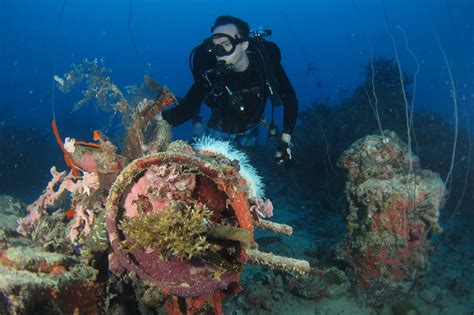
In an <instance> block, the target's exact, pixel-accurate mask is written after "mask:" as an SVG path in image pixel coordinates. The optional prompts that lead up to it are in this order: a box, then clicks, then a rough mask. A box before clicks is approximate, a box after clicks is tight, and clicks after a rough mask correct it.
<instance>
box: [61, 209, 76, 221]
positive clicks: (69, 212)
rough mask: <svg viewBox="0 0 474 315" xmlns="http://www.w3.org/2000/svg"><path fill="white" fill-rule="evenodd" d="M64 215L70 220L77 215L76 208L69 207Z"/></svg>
mask: <svg viewBox="0 0 474 315" xmlns="http://www.w3.org/2000/svg"><path fill="white" fill-rule="evenodd" d="M64 216H65V217H66V219H68V220H70V219H72V218H74V217H75V216H76V211H75V210H74V209H72V208H71V209H67V210H66V211H65V212H64Z"/></svg>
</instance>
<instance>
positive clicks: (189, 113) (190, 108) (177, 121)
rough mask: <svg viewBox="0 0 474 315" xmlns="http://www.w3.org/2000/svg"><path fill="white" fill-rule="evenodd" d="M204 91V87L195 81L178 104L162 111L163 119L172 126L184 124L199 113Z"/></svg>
mask: <svg viewBox="0 0 474 315" xmlns="http://www.w3.org/2000/svg"><path fill="white" fill-rule="evenodd" d="M205 93H206V91H205V87H204V86H203V85H202V84H199V83H196V82H195V83H194V84H193V85H192V86H191V88H190V89H189V91H188V93H186V96H185V97H184V99H183V100H181V101H180V102H179V105H176V106H174V107H173V108H171V109H169V110H165V111H163V113H162V115H163V119H164V120H166V121H167V122H168V123H169V124H170V125H171V126H173V127H175V126H178V125H181V124H184V123H185V122H186V121H188V120H190V119H191V118H193V117H195V116H196V114H198V113H199V109H200V108H201V103H202V101H203V100H204V97H205Z"/></svg>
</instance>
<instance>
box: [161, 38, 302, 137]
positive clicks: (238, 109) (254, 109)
mask: <svg viewBox="0 0 474 315" xmlns="http://www.w3.org/2000/svg"><path fill="white" fill-rule="evenodd" d="M254 45H255V44H254ZM259 45H265V49H266V51H267V55H268V57H269V59H270V60H269V62H271V64H272V67H273V71H274V73H275V87H273V89H275V88H276V89H277V92H278V93H279V95H280V98H281V101H282V103H283V106H284V118H283V132H285V133H288V134H292V132H293V129H294V127H295V123H296V116H297V113H298V101H297V99H296V95H295V91H294V89H293V86H292V85H291V82H290V80H289V79H288V77H287V75H286V73H285V70H284V69H283V67H282V65H281V63H280V59H281V56H280V49H279V48H278V46H277V45H276V44H274V43H272V42H268V41H264V42H261V43H259ZM256 47H257V46H255V47H254V48H253V49H252V45H250V46H249V49H248V50H247V53H248V57H249V66H248V68H247V69H246V70H245V71H243V72H235V71H232V70H226V71H225V72H224V74H221V75H215V74H213V73H210V74H208V79H209V81H210V82H208V81H207V80H206V79H205V78H204V77H203V76H202V73H203V72H204V71H206V70H208V69H211V68H212V67H213V66H215V64H216V63H217V61H216V58H215V57H213V56H209V55H206V53H205V52H203V48H202V47H200V46H198V47H197V48H196V51H195V56H194V62H193V75H194V79H195V82H194V84H193V85H192V86H191V88H190V89H189V91H188V93H187V94H186V96H185V97H184V99H183V100H182V101H181V102H180V104H179V105H178V106H175V107H173V108H172V109H170V110H167V111H164V112H163V118H164V119H165V120H166V121H168V123H170V124H171V125H172V126H177V125H180V124H182V123H184V122H186V121H187V120H189V119H191V118H193V117H196V116H197V115H198V114H199V109H200V106H201V103H202V102H204V103H206V104H207V105H208V106H209V107H210V108H211V110H212V115H211V118H210V120H209V122H208V127H210V128H215V129H218V130H220V131H223V132H226V133H231V134H237V133H241V132H244V131H246V130H247V129H248V128H250V127H252V126H254V125H255V124H258V123H260V121H261V119H262V116H263V113H264V111H265V105H266V100H267V97H268V96H269V91H268V88H267V87H266V83H265V82H266V80H265V78H266V76H265V72H268V69H267V68H268V66H267V67H265V65H264V60H263V57H262V55H261V54H259V53H258V52H257V49H256ZM260 47H261V46H260ZM260 51H262V50H261V49H260ZM227 88H228V90H230V92H229V91H228V90H227ZM230 94H232V95H233V97H232V96H231V95H230ZM231 98H232V99H234V100H237V101H234V102H232V101H231ZM239 99H241V100H242V101H243V102H239V101H238V100H239Z"/></svg>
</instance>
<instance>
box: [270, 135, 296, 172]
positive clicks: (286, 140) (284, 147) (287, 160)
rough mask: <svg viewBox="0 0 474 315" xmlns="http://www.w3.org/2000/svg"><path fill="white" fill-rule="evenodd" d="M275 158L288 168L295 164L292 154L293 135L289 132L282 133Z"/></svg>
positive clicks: (278, 162) (279, 163)
mask: <svg viewBox="0 0 474 315" xmlns="http://www.w3.org/2000/svg"><path fill="white" fill-rule="evenodd" d="M274 160H275V162H276V163H277V164H278V165H283V166H284V167H286V168H289V167H290V166H292V165H293V158H292V156H291V135H289V134H287V133H282V134H281V137H280V139H279V142H278V146H277V151H276V153H275V157H274Z"/></svg>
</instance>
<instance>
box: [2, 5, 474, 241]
mask: <svg viewBox="0 0 474 315" xmlns="http://www.w3.org/2000/svg"><path fill="white" fill-rule="evenodd" d="M384 12H386V14H385V13H384ZM222 14H232V15H235V16H238V17H241V18H242V19H244V20H246V21H248V22H249V24H250V25H251V27H252V28H257V27H260V26H261V27H264V28H270V29H272V31H273V34H272V35H271V37H270V38H269V40H272V41H274V42H276V43H277V44H278V45H279V47H280V49H281V51H282V63H283V65H284V68H285V70H286V72H287V74H288V76H289V78H290V80H291V81H292V83H293V85H294V88H295V90H296V94H297V97H298V100H299V106H300V111H305V110H307V109H309V108H311V106H312V105H313V104H314V103H325V104H327V105H329V106H330V107H337V106H338V105H340V103H341V102H342V101H343V100H344V99H346V98H348V97H350V96H351V95H352V93H353V91H354V89H355V88H356V87H357V86H359V85H360V84H361V82H362V80H363V74H362V72H363V68H364V67H365V66H366V65H367V63H368V62H369V60H370V58H371V56H373V57H376V56H383V57H385V58H394V57H395V56H396V55H395V54H397V56H398V58H399V61H400V66H401V69H402V71H403V72H405V73H408V74H410V75H413V74H414V73H415V71H416V67H417V64H416V60H417V61H418V64H419V73H418V75H417V85H416V90H415V92H416V97H415V101H414V110H415V111H417V112H429V113H437V114H440V115H441V117H442V118H443V119H444V120H445V121H446V123H447V124H448V125H450V126H452V127H454V126H455V123H456V122H458V123H459V126H460V128H466V134H471V131H470V130H471V129H472V128H473V127H474V118H473V117H474V1H471V0H386V1H364V0H337V1H304V0H293V1H281V0H278V1H249V0H241V1H232V2H231V1H216V0H209V1H197V0H192V1H191V0H189V1H183V0H179V1H178V0H176V1H168V2H164V1H152V0H143V1H137V0H135V1H120V0H118V1H112V0H102V1H96V0H69V1H51V0H46V1H39V0H29V1H28V0H27V1H16V0H0V95H1V97H0V131H1V134H0V194H10V195H14V196H16V197H19V198H23V199H24V200H25V201H32V200H34V198H35V197H36V196H37V195H38V193H40V192H41V190H42V189H43V187H44V185H45V184H46V183H47V181H48V180H49V178H50V175H49V168H50V166H51V165H59V166H61V167H60V168H61V169H63V168H64V167H65V165H64V162H63V157H62V154H61V151H60V149H59V148H58V146H57V144H56V142H55V139H54V137H53V135H52V131H51V119H52V103H53V102H54V108H55V114H56V119H57V121H58V124H59V126H60V131H61V134H62V135H63V137H65V136H70V137H74V138H76V139H81V140H90V139H91V137H92V131H93V130H96V129H99V130H109V131H110V132H111V133H113V132H116V130H113V128H111V127H110V126H108V125H107V122H108V117H109V113H106V112H101V111H100V110H97V109H96V108H94V106H93V105H92V104H90V106H86V107H84V108H82V109H80V110H78V111H73V110H72V109H73V103H74V102H75V101H77V100H79V99H80V98H81V95H80V92H79V91H74V92H72V93H69V94H63V93H61V92H60V91H58V90H57V89H55V90H54V96H53V79H52V78H53V76H54V75H56V74H57V75H63V74H64V73H66V72H68V71H69V70H70V65H71V64H74V63H76V64H77V63H80V62H81V61H82V60H83V59H85V58H88V59H94V58H98V59H103V61H104V65H105V66H106V67H107V68H109V69H111V73H110V75H111V78H112V80H113V82H114V83H116V84H117V86H118V87H119V88H124V87H125V86H127V85H132V84H136V83H140V82H141V81H142V80H143V74H144V73H145V72H146V70H147V69H148V67H149V66H151V74H152V76H153V78H154V79H155V80H156V81H157V82H158V83H160V84H162V85H166V86H168V87H169V88H170V89H171V90H172V91H173V92H174V93H175V94H176V95H177V96H184V94H185V93H186V92H187V89H188V88H189V87H190V86H191V84H192V75H191V72H190V70H189V66H188V57H189V53H190V51H191V49H192V48H193V47H195V46H196V45H197V44H199V43H201V41H202V40H203V39H204V38H205V37H207V36H208V35H209V33H210V26H211V25H212V23H213V21H214V19H215V17H217V16H219V15H222ZM405 36H406V40H405ZM392 40H393V43H392ZM412 53H413V54H414V55H415V56H416V59H415V58H414V57H413V55H412ZM444 56H446V60H445V59H444ZM450 75H452V80H451V77H450ZM453 85H454V88H455V89H453ZM407 90H408V91H410V93H411V94H413V85H410V86H409V87H407ZM455 106H456V107H457V108H455ZM269 107H270V106H269ZM202 110H203V113H204V115H207V114H208V112H209V111H208V110H207V109H206V108H205V107H204V106H203V108H202ZM456 111H457V115H455V113H456ZM267 115H268V110H267ZM267 118H268V116H267ZM276 118H277V121H280V120H281V110H279V111H278V112H277V114H276ZM360 123H361V124H364V123H366V122H364V121H361V122H360ZM415 129H416V126H415ZM173 132H174V137H175V138H176V139H184V140H190V139H191V136H192V128H191V124H190V123H186V124H184V125H182V126H179V127H177V128H175V129H174V130H173ZM296 132H297V131H296ZM450 132H452V134H453V135H454V129H450ZM300 136H301V135H300ZM328 139H329V140H328V141H329V142H330V141H331V135H329V137H328ZM451 140H453V138H451ZM463 141H464V142H461V143H460V144H459V146H461V147H462V148H464V149H465V150H464V151H462V152H464V153H462V154H465V153H466V152H468V150H467V149H466V148H467V147H468V146H470V143H468V142H467V141H466V138H464V140H463ZM309 145H310V144H309ZM457 158H458V159H460V160H459V161H464V160H465V159H468V158H470V157H468V156H467V155H465V156H459V155H458V156H457ZM268 159H269V160H271V157H270V156H269V157H268ZM296 159H298V157H297V156H296ZM460 163H461V162H460ZM445 166H446V165H445ZM435 171H439V172H441V173H442V174H444V175H445V174H446V169H444V171H443V170H435ZM443 172H444V173H443ZM453 181H457V183H459V185H462V183H463V181H464V178H454V179H453ZM466 194H467V195H470V194H472V192H470V191H468V192H467V193H466ZM470 197H471V196H470ZM470 200H471V199H470ZM453 204H455V202H453ZM469 206H470V205H466V206H465V208H466V209H467V208H469ZM470 209H471V211H472V207H471V208H470ZM450 213H452V212H450ZM467 218H470V219H471V218H472V214H470V216H467ZM471 249H472V248H471Z"/></svg>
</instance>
